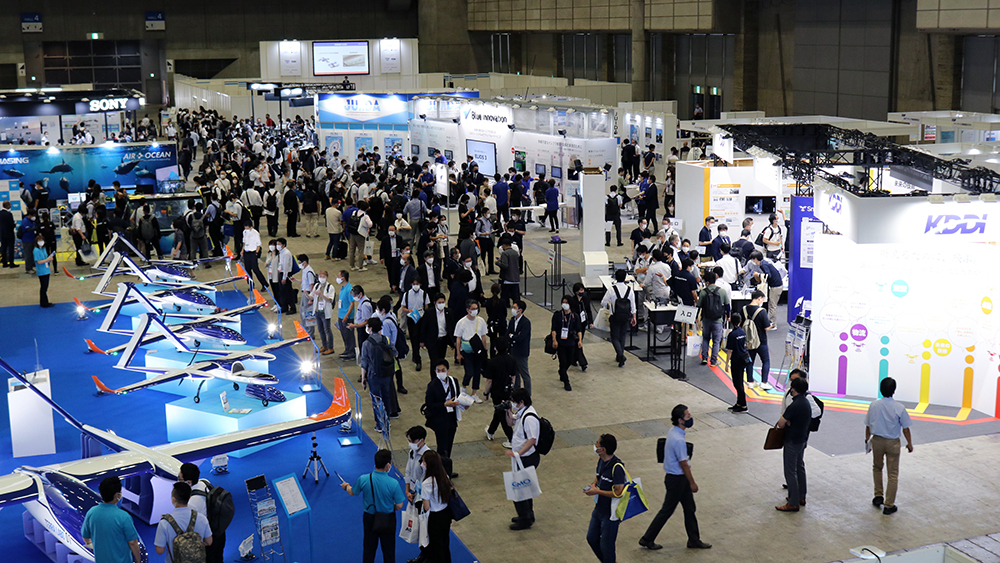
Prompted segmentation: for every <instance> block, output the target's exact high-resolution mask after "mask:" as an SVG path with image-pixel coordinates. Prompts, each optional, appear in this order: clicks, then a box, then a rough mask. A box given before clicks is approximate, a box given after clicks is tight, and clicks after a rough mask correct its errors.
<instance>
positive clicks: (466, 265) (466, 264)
mask: <svg viewBox="0 0 1000 563" xmlns="http://www.w3.org/2000/svg"><path fill="white" fill-rule="evenodd" d="M465 269H466V270H471V269H472V262H466V263H465Z"/></svg>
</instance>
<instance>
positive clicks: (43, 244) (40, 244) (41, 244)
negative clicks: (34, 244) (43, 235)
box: [38, 240, 45, 248]
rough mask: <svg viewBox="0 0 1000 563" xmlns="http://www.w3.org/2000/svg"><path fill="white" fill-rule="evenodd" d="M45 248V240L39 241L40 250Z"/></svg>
mask: <svg viewBox="0 0 1000 563" xmlns="http://www.w3.org/2000/svg"><path fill="white" fill-rule="evenodd" d="M44 246H45V241H44V240H40V241H38V248H42V247H44Z"/></svg>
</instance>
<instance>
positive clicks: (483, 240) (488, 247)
mask: <svg viewBox="0 0 1000 563" xmlns="http://www.w3.org/2000/svg"><path fill="white" fill-rule="evenodd" d="M478 240H479V249H480V250H481V251H482V255H481V256H480V258H482V259H483V264H486V269H487V272H486V274H487V275H491V276H492V275H493V274H494V269H493V267H494V264H493V239H491V238H490V237H479V239H478Z"/></svg>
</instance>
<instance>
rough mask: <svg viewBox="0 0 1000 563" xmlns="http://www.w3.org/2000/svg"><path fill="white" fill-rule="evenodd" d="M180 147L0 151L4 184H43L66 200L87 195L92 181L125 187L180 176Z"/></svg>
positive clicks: (140, 145)
mask: <svg viewBox="0 0 1000 563" xmlns="http://www.w3.org/2000/svg"><path fill="white" fill-rule="evenodd" d="M176 170H177V147H176V145H174V144H172V143H170V144H159V143H130V144H112V143H107V144H101V145H87V146H84V147H76V146H74V147H60V148H55V147H50V148H44V147H39V148H28V147H24V148H18V149H11V150H7V151H0V180H18V181H20V182H24V183H25V185H31V184H34V183H35V182H37V181H41V182H42V183H43V185H45V186H46V187H48V189H49V198H51V199H66V198H67V194H70V193H79V192H83V191H84V190H86V188H87V184H88V182H89V181H90V180H91V179H93V180H94V181H95V182H97V183H98V184H100V185H101V187H104V188H110V187H111V183H112V182H113V181H115V180H118V182H119V183H121V185H122V186H126V187H129V186H135V185H140V184H155V183H156V180H157V179H161V180H162V179H167V176H169V174H170V173H171V172H173V173H174V174H175V177H176Z"/></svg>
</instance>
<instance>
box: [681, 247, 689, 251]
mask: <svg viewBox="0 0 1000 563" xmlns="http://www.w3.org/2000/svg"><path fill="white" fill-rule="evenodd" d="M689 250H691V247H690V246H682V247H681V251H683V252H687V251H689Z"/></svg>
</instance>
